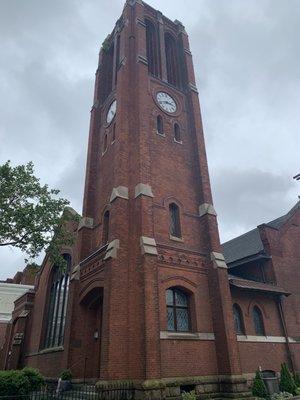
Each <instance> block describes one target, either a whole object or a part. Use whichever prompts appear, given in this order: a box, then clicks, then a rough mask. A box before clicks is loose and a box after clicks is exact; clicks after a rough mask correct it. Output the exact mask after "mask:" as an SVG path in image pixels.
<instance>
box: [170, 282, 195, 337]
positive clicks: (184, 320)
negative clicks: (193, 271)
mask: <svg viewBox="0 0 300 400" xmlns="http://www.w3.org/2000/svg"><path fill="white" fill-rule="evenodd" d="M166 303H167V328H168V331H177V332H188V331H189V330H190V316H189V304H188V296H187V295H186V294H185V293H184V292H183V291H182V290H180V289H177V288H170V289H168V290H167V291H166Z"/></svg>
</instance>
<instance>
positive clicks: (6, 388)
mask: <svg viewBox="0 0 300 400" xmlns="http://www.w3.org/2000/svg"><path fill="white" fill-rule="evenodd" d="M30 390H31V388H30V381H29V379H28V378H27V376H25V375H24V373H23V371H0V393H1V395H2V396H15V395H20V396H21V395H26V394H28V393H29V392H30Z"/></svg>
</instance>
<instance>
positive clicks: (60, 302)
mask: <svg viewBox="0 0 300 400" xmlns="http://www.w3.org/2000/svg"><path fill="white" fill-rule="evenodd" d="M63 258H64V259H65V261H66V264H67V267H66V268H65V269H64V270H63V269H62V268H60V267H57V266H54V267H53V269H52V274H51V283H50V292H49V293H50V297H49V299H48V309H47V317H48V319H47V325H46V335H45V341H44V347H45V348H50V347H58V346H61V345H62V344H63V341H64V331H65V321H66V314H67V302H68V291H69V277H70V269H71V256H70V255H69V254H64V255H63Z"/></svg>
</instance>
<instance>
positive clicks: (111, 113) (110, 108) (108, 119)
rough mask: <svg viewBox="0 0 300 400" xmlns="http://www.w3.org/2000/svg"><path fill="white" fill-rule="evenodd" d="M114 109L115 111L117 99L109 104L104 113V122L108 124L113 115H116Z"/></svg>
mask: <svg viewBox="0 0 300 400" xmlns="http://www.w3.org/2000/svg"><path fill="white" fill-rule="evenodd" d="M116 111H117V100H114V101H113V102H112V103H111V105H110V107H109V109H108V111H107V114H106V122H107V123H108V124H110V123H111V121H112V120H113V119H114V117H115V115H116Z"/></svg>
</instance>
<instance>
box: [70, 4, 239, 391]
mask: <svg viewBox="0 0 300 400" xmlns="http://www.w3.org/2000/svg"><path fill="white" fill-rule="evenodd" d="M78 251H79V261H80V264H79V267H78V268H77V272H76V273H73V280H75V281H76V280H77V281H76V285H77V289H76V291H75V292H74V293H75V294H73V296H75V297H76V298H78V301H79V305H78V302H73V317H72V322H71V337H70V342H69V343H70V345H69V346H70V348H69V365H73V366H74V367H73V370H74V373H75V374H77V375H78V377H80V375H82V362H81V363H80V364H78V363H77V365H76V360H78V359H80V357H84V359H85V365H86V371H85V374H86V376H87V377H89V378H100V379H101V380H105V381H106V382H107V381H111V380H116V379H118V380H139V381H147V382H148V386H147V388H148V389H149V390H150V389H151V388H152V389H153V387H155V388H156V389H157V387H156V386H155V385H157V380H159V382H163V380H162V379H163V378H169V379H168V380H167V381H168V382H170V385H171V386H173V387H174V382H173V378H176V382H180V383H179V384H177V386H176V385H175V388H174V390H175V392H176V390H180V387H179V386H184V385H186V384H188V383H189V382H191V379H190V377H195V378H194V380H193V382H194V383H195V384H196V383H197V384H198V383H199V382H200V380H199V382H198V381H197V378H196V377H201V378H202V380H201V382H202V383H203V382H205V380H203V376H206V377H209V378H208V381H207V382H208V383H209V384H210V386H209V387H210V390H211V391H214V392H218V391H223V390H224V391H229V392H230V391H232V390H233V388H235V390H237V388H238V389H240V390H243V389H244V386H243V383H244V380H243V378H242V376H241V369H240V365H239V356H238V350H237V343H236V334H235V330H234V326H233V317H232V303H231V298H230V291H229V284H228V274H227V269H226V268H227V267H226V264H225V262H224V258H223V256H222V254H221V249H220V242H219V235H218V226H217V219H216V213H215V211H214V207H213V205H212V195H211V188H210V182H209V175H208V167H207V160H206V154H205V144H204V138H203V129H202V122H201V114H200V107H199V100H198V91H197V87H196V84H195V76H194V69H193V61H192V55H191V52H190V49H189V42H188V36H187V33H186V32H185V29H184V26H183V25H182V24H181V23H180V22H179V21H175V22H172V21H170V20H169V19H168V18H166V17H164V16H163V15H162V14H161V13H160V12H158V11H156V10H154V9H153V8H151V7H150V6H148V5H147V4H145V3H143V2H142V1H139V0H131V1H130V0H128V1H127V2H126V4H125V7H124V11H123V13H122V16H121V18H120V19H119V20H118V21H117V23H116V26H115V28H114V30H113V32H112V33H111V34H110V35H109V36H108V37H107V39H106V40H105V42H104V43H103V46H102V49H101V52H100V57H99V67H98V69H97V72H96V83H95V93H94V104H93V107H92V111H91V126H90V136H89V148H88V159H87V172H86V185H85V194H84V206H83V222H82V223H81V225H80V229H79V240H78ZM75 297H74V298H75ZM82 359H83V358H82ZM212 377H213V378H212ZM199 379H200V378H199ZM154 380H155V381H154ZM151 382H152V383H153V382H154V383H155V385H154V383H153V385H154V386H153V387H152V386H151V385H152V383H151ZM164 382H165V381H164ZM237 383H239V385H238V384H237ZM205 390H206V389H205ZM207 390H209V389H207Z"/></svg>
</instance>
